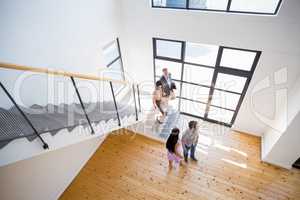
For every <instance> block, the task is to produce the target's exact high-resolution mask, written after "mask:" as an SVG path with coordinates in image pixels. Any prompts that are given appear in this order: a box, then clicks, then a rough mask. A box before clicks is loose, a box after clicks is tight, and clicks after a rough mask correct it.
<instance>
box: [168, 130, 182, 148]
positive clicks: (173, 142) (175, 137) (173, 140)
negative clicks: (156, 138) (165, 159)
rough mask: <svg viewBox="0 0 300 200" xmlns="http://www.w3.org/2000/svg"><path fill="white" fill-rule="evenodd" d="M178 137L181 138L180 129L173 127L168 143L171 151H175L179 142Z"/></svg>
mask: <svg viewBox="0 0 300 200" xmlns="http://www.w3.org/2000/svg"><path fill="white" fill-rule="evenodd" d="M178 138H179V129H178V128H173V129H172V132H171V134H170V135H169V137H168V140H167V143H166V148H167V149H168V151H169V152H172V153H175V146H176V144H177V142H178Z"/></svg>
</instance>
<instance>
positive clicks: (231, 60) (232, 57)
mask: <svg viewBox="0 0 300 200" xmlns="http://www.w3.org/2000/svg"><path fill="white" fill-rule="evenodd" d="M255 56H256V52H253V51H241V50H236V49H226V48H224V49H223V54H222V60H221V64H220V65H221V66H222V67H229V68H236V69H242V70H247V71H250V70H251V68H252V64H253V61H254V59H255Z"/></svg>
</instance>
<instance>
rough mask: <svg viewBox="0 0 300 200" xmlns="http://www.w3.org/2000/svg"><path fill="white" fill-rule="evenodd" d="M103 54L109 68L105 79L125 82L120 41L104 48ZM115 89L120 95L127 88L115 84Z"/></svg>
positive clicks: (117, 40)
mask: <svg viewBox="0 0 300 200" xmlns="http://www.w3.org/2000/svg"><path fill="white" fill-rule="evenodd" d="M103 54H104V62H105V64H106V66H107V68H108V70H107V71H105V74H104V75H105V77H108V78H112V79H116V80H125V74H124V67H123V61H122V55H121V50H120V43H119V39H118V38H117V39H116V40H114V41H112V42H111V43H109V44H108V45H106V46H105V47H104V48H103ZM113 87H114V92H115V94H116V95H118V94H119V93H120V92H121V90H122V89H123V88H124V87H125V86H124V85H123V84H117V83H113Z"/></svg>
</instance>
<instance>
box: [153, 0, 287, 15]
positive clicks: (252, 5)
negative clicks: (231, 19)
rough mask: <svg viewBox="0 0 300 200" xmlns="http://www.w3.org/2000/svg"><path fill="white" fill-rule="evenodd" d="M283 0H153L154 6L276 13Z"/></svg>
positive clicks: (265, 13) (248, 12)
mask: <svg viewBox="0 0 300 200" xmlns="http://www.w3.org/2000/svg"><path fill="white" fill-rule="evenodd" d="M281 3H282V0H152V7H153V8H175V9H187V10H189V9H191V10H206V11H218V12H229V13H230V12H231V13H247V14H264V15H276V14H277V13H278V10H279V8H280V6H281Z"/></svg>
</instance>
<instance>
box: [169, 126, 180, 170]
mask: <svg viewBox="0 0 300 200" xmlns="http://www.w3.org/2000/svg"><path fill="white" fill-rule="evenodd" d="M179 132H180V131H179V129H178V128H173V129H172V132H171V134H170V135H169V138H168V140H167V143H166V148H167V150H168V160H169V169H172V168H173V161H174V162H175V164H180V165H182V158H183V157H182V155H181V154H180V142H179Z"/></svg>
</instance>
